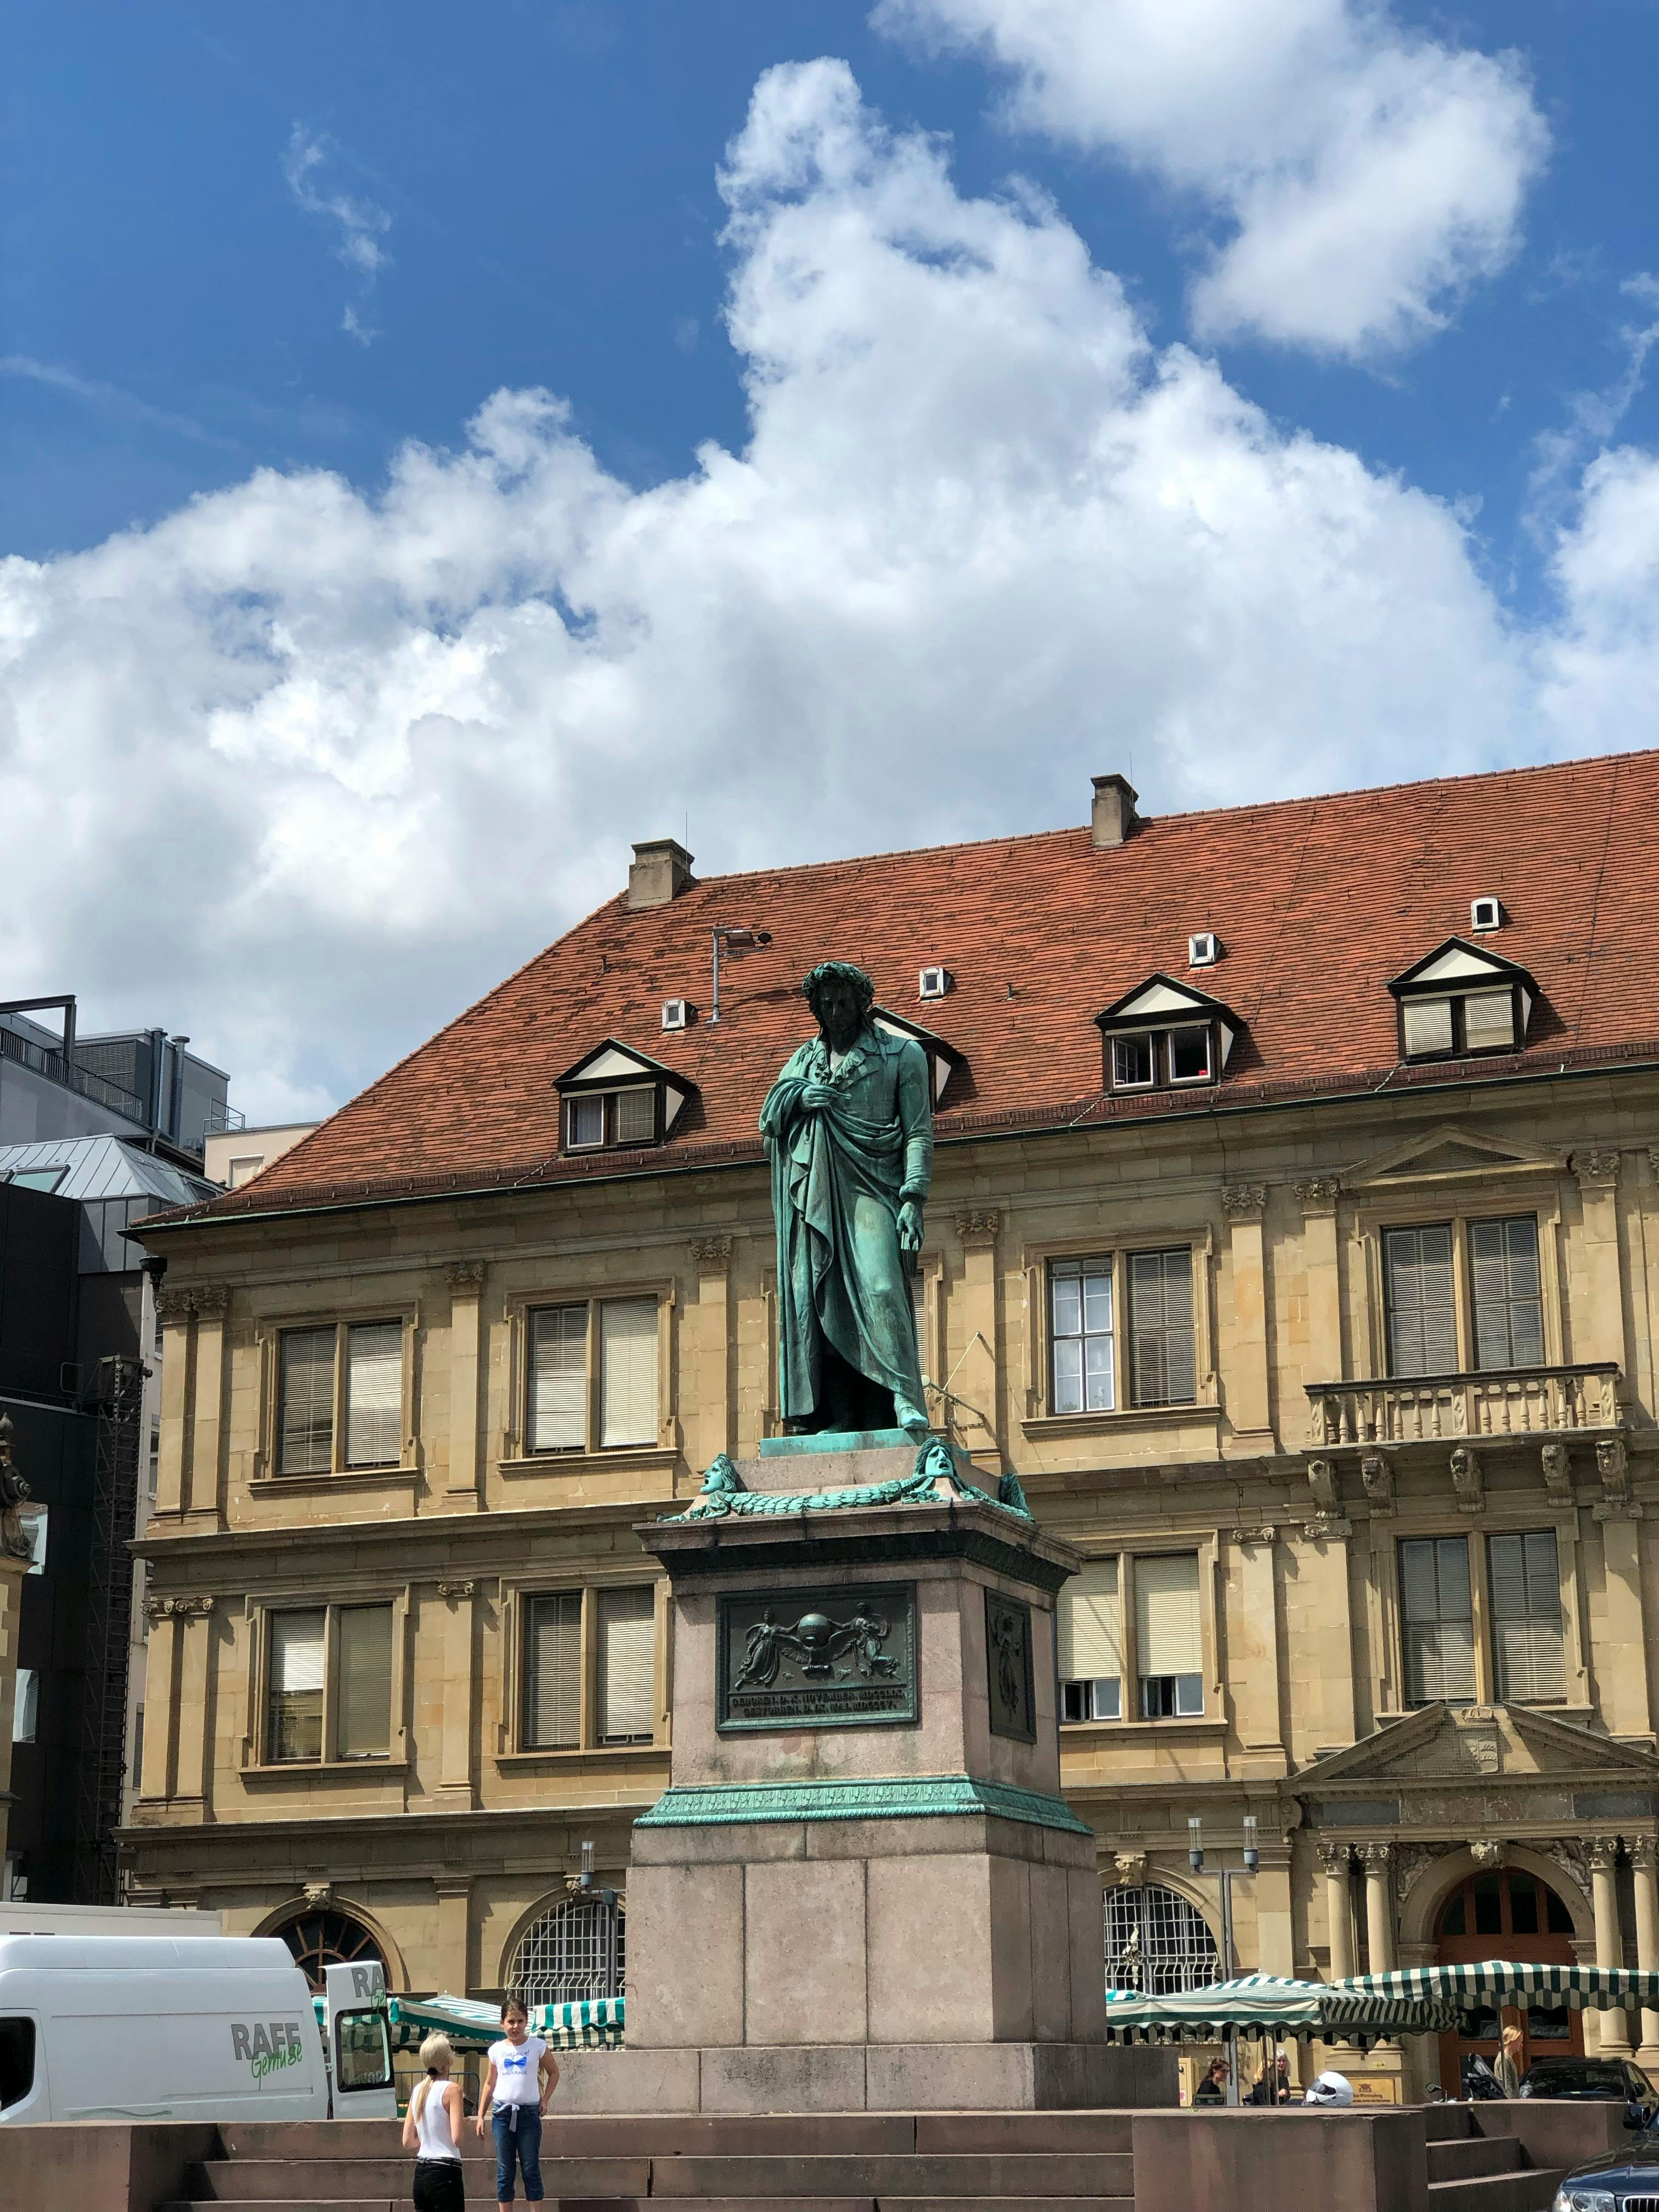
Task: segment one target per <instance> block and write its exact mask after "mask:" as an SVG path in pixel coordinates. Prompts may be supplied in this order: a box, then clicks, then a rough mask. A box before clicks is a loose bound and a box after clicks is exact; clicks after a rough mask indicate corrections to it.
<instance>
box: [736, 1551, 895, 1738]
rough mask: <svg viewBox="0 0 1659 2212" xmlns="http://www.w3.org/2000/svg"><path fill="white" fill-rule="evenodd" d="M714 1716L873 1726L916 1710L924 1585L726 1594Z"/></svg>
mask: <svg viewBox="0 0 1659 2212" xmlns="http://www.w3.org/2000/svg"><path fill="white" fill-rule="evenodd" d="M715 1650H716V1655H717V1656H716V1659H715V1665H716V1667H717V1668H718V1669H719V1674H718V1677H717V1680H716V1686H715V1704H714V1723H715V1726H716V1727H717V1728H719V1729H722V1730H724V1731H726V1732H728V1733H729V1732H730V1731H732V1730H733V1729H801V1728H868V1727H870V1726H872V1724H877V1725H878V1724H880V1723H888V1722H904V1721H914V1720H915V1717H916V1588H915V1583H869V1584H866V1585H860V1586H859V1587H857V1588H854V1589H845V1588H843V1589H793V1590H739V1591H734V1592H732V1594H731V1595H729V1596H726V1597H722V1598H721V1599H720V1611H719V1615H718V1620H717V1630H716V1636H715Z"/></svg>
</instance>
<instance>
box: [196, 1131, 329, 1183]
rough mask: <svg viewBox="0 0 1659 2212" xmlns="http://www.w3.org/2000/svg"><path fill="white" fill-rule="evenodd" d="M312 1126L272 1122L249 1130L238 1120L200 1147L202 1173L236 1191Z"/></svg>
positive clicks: (307, 1134)
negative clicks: (233, 1125)
mask: <svg viewBox="0 0 1659 2212" xmlns="http://www.w3.org/2000/svg"><path fill="white" fill-rule="evenodd" d="M315 1127H317V1124H316V1123H315V1122H314V1121H272V1122H268V1123H266V1124H265V1125H264V1126H263V1127H258V1128H252V1129H251V1128H249V1127H246V1124H244V1123H243V1122H242V1121H237V1123H236V1125H235V1127H234V1128H232V1127H226V1128H223V1129H220V1130H217V1131H216V1132H214V1133H212V1134H210V1136H209V1138H208V1139H207V1141H206V1143H205V1145H204V1146H203V1150H202V1172H203V1174H204V1176H206V1177H207V1179H208V1181H209V1182H216V1183H217V1184H219V1185H220V1187H221V1188H222V1189H225V1190H240V1188H241V1187H242V1185H243V1184H244V1183H245V1182H252V1180H253V1178H254V1176H257V1175H260V1174H263V1172H264V1170H265V1169H266V1168H268V1167H269V1166H270V1164H271V1163H272V1162H273V1161H274V1160H280V1159H281V1158H282V1157H283V1153H284V1152H292V1151H293V1149H294V1147H295V1145H297V1144H298V1143H299V1142H300V1139H301V1138H302V1137H308V1136H309V1135H310V1134H311V1133H312V1131H313V1129H314V1128H315Z"/></svg>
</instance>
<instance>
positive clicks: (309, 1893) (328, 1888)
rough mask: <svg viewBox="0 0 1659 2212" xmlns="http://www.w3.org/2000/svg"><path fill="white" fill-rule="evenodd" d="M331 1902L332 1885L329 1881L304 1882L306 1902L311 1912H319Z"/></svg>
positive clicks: (332, 1900)
mask: <svg viewBox="0 0 1659 2212" xmlns="http://www.w3.org/2000/svg"><path fill="white" fill-rule="evenodd" d="M333 1902H334V1885H333V1883H332V1882H331V1881H308V1882H307V1884H306V1903H307V1905H309V1906H310V1907H311V1909H312V1911H313V1912H321V1911H323V1910H324V1909H325V1907H326V1906H328V1905H331V1904H332V1903H333Z"/></svg>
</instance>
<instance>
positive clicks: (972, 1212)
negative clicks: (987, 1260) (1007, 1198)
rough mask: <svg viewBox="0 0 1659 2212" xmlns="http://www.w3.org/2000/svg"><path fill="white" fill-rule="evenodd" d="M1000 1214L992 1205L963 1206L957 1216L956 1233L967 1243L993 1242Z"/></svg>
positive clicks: (985, 1243) (1000, 1217) (998, 1228)
mask: <svg viewBox="0 0 1659 2212" xmlns="http://www.w3.org/2000/svg"><path fill="white" fill-rule="evenodd" d="M1001 1227H1002V1215H1001V1213H1000V1211H999V1209H998V1208H997V1207H996V1206H964V1207H963V1211H962V1212H960V1213H958V1214H957V1237H959V1238H960V1239H961V1241H962V1243H964V1244H968V1245H980V1246H983V1245H987V1244H994V1243H996V1241H997V1233H998V1231H1000V1229H1001Z"/></svg>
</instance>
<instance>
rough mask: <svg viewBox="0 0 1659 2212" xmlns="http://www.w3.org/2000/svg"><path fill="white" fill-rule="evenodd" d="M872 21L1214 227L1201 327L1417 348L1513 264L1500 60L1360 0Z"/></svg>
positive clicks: (1513, 120)
mask: <svg viewBox="0 0 1659 2212" xmlns="http://www.w3.org/2000/svg"><path fill="white" fill-rule="evenodd" d="M874 20H875V21H876V23H877V24H878V27H882V28H884V29H885V30H888V31H890V32H892V33H895V34H896V35H901V36H905V37H908V38H910V39H912V40H920V41H922V42H924V43H929V44H933V45H935V46H966V47H970V48H973V49H975V50H976V51H979V52H982V53H983V54H985V55H986V56H987V58H990V59H991V60H992V61H994V63H995V64H998V65H1000V68H1001V69H1002V70H1005V71H1006V72H1007V73H1008V74H1009V76H1010V79H1011V89H1010V93H1009V96H1008V101H1007V112H1008V114H1009V118H1010V119H1011V120H1012V122H1014V123H1015V124H1017V125H1020V126H1023V127H1025V128H1029V129H1033V130H1037V131H1044V132H1048V133H1049V134H1051V135H1053V136H1054V137H1058V138H1061V139H1066V140H1069V141H1071V142H1073V143H1076V144H1079V145H1081V146H1085V147H1091V148H1096V149H1101V150H1103V151H1106V152H1109V153H1111V154H1113V155H1116V156H1118V157H1119V158H1120V159H1121V160H1122V161H1126V162H1128V163H1130V164H1132V165H1133V166H1134V167H1139V168H1141V169H1143V170H1146V171H1148V172H1150V173H1152V174H1154V175H1156V176H1158V177H1159V178H1160V179H1163V180H1164V182H1166V183H1167V184H1169V185H1172V186H1174V187H1176V189H1177V190H1179V191H1183V192H1189V193H1192V194H1194V195H1196V196H1197V197H1199V198H1200V201H1201V202H1202V203H1203V204H1206V205H1207V206H1208V207H1210V208H1212V210H1215V212H1216V213H1217V215H1218V216H1219V217H1220V218H1221V219H1222V220H1223V221H1224V222H1225V223H1226V224H1227V225H1229V226H1230V233H1229V235H1228V236H1227V237H1226V238H1225V240H1223V241H1222V242H1221V243H1220V244H1219V245H1218V246H1216V248H1215V249H1214V251H1213V252H1212V254H1211V255H1210V257H1209V258H1208V261H1207V264H1206V266H1205V268H1204V269H1203V270H1202V272H1201V273H1200V275H1199V276H1198V277H1197V279H1196V281H1195V283H1194V288H1193V295H1192V308H1193V313H1194V323H1195V326H1196V327H1197V329H1198V331H1200V335H1203V336H1206V337H1219V336H1222V335H1225V334H1226V333H1229V332H1232V331H1248V332H1254V333H1255V334H1257V335H1259V336H1261V337H1265V338H1268V339H1271V340H1275V341H1279V342H1283V343H1288V344H1295V345H1304V346H1310V347H1311V348H1313V349H1316V351H1320V352H1323V353H1329V354H1339V355H1348V356H1356V357H1363V356H1376V355H1382V354H1387V353H1389V352H1393V351H1396V350H1398V349H1401V348H1402V347H1404V346H1407V345H1409V344H1411V343H1413V342H1414V341H1416V340H1418V339H1419V338H1421V337H1423V336H1424V335H1425V333H1426V332H1428V331H1432V330H1435V329H1437V327H1439V325H1441V324H1442V322H1443V320H1444V319H1445V317H1446V314H1447V313H1448V312H1449V309H1450V307H1452V306H1453V305H1454V304H1455V301H1456V300H1457V298H1458V296H1459V295H1460V294H1461V293H1462V291H1463V290H1464V289H1465V288H1466V287H1467V286H1468V284H1470V283H1472V282H1474V280H1476V279H1478V278H1480V277H1486V276H1492V275H1493V274H1494V273H1495V272H1496V271H1497V270H1500V269H1501V268H1502V267H1503V266H1504V264H1505V263H1506V262H1507V261H1508V260H1509V259H1510V256H1511V255H1512V253H1513V252H1514V251H1515V247H1516V242H1517V228H1518V224H1519V221H1520V216H1521V210H1522V202H1523V200H1524V198H1525V195H1526V191H1527V187H1528V183H1529V182H1530V181H1531V179H1532V178H1533V177H1534V175H1535V174H1536V173H1537V172H1538V170H1539V168H1540V167H1541V165H1542V162H1543V160H1544V157H1545V154H1546V151H1547V144H1548V134H1547V131H1546V128H1545V125H1544V123H1543V120H1542V118H1541V116H1540V115H1539V113H1538V112H1537V110H1536V108H1535V107H1534V105H1533V102H1532V99H1531V96H1530V94H1529V92H1528V87H1527V84H1526V82H1525V79H1524V76H1523V75H1522V71H1521V69H1520V67H1519V64H1517V63H1516V60H1515V58H1513V57H1512V56H1498V57H1492V56H1489V55H1486V54H1481V53H1477V52H1472V51H1470V50H1468V48H1461V47H1454V46H1446V45H1443V44H1442V43H1441V42H1440V41H1439V40H1434V39H1428V38H1425V37H1422V36H1421V35H1419V33H1415V32H1412V31H1409V30H1407V29H1406V28H1404V27H1402V26H1401V25H1400V24H1399V23H1397V22H1396V21H1394V19H1393V18H1392V17H1391V16H1390V15H1389V12H1388V10H1387V9H1386V7H1384V6H1383V5H1380V4H1375V0H880V4H879V5H878V7H877V9H876V10H875V15H874Z"/></svg>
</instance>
